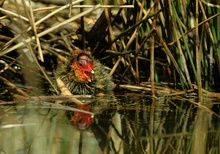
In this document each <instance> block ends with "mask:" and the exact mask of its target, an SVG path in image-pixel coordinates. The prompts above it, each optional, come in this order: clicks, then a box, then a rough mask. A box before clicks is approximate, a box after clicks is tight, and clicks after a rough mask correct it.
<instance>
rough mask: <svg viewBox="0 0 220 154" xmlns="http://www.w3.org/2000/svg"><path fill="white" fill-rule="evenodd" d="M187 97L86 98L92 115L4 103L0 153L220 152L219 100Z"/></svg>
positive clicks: (0, 115)
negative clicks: (198, 101) (199, 100)
mask: <svg viewBox="0 0 220 154" xmlns="http://www.w3.org/2000/svg"><path fill="white" fill-rule="evenodd" d="M187 99H188V101H187V100H186V99H184V100H182V99H180V98H178V97H177V98H174V97H172V98H171V97H167V98H164V97H159V98H154V99H153V98H151V97H150V96H147V95H141V94H138V93H125V94H116V96H115V97H112V96H109V97H98V98H91V99H88V98H87V99H84V100H85V103H88V105H87V107H88V108H87V110H89V111H90V112H92V113H94V114H95V115H94V116H90V115H89V114H81V113H80V112H73V111H67V110H64V109H63V108H61V107H60V108H59V107H58V108H54V107H53V106H50V105H48V104H47V102H42V101H38V102H33V101H32V102H28V103H25V102H20V103H15V104H13V105H1V108H0V110H1V112H0V122H1V125H0V153H1V154H26V153H30V154H32V153H33V154H56V153H57V154H61V153H62V154H78V153H79V154H99V153H100V154H102V153H104V154H114V153H119V154H124V153H125V154H127V153H128V154H130V153H131V154H136V153H137V154H142V153H143V154H145V153H146V154H162V153H164V154H167V153H168V154H170V153H171V154H172V153H193V154H194V153H199V154H202V153H204V154H206V153H211V154H219V153H220V149H219V145H220V144H219V138H220V119H219V117H218V116H219V103H218V100H215V101H212V100H207V101H206V105H205V107H206V108H204V107H198V105H196V104H193V103H192V102H193V101H194V99H195V98H193V97H192V98H187ZM82 100H83V99H82ZM213 102H215V103H213ZM216 102H217V103H216ZM68 105H69V106H71V107H77V106H76V105H72V104H71V103H68ZM213 111H214V112H213ZM82 117H83V118H84V119H83V118H82ZM71 118H72V121H71ZM73 118H75V120H76V122H75V123H74V121H73ZM83 120H84V122H83Z"/></svg>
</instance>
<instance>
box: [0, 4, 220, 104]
mask: <svg viewBox="0 0 220 154" xmlns="http://www.w3.org/2000/svg"><path fill="white" fill-rule="evenodd" d="M0 5H1V7H0V13H1V17H0V23H1V25H0V32H1V33H0V37H1V40H0V45H1V46H0V50H1V51H0V56H1V74H5V75H3V76H7V75H9V74H7V71H8V70H10V71H12V72H13V71H14V73H18V74H20V75H21V76H22V78H23V79H22V80H24V82H23V83H25V84H26V85H29V84H33V81H32V79H33V78H34V79H35V80H36V81H35V86H39V87H42V85H43V82H42V80H43V81H46V82H47V83H49V84H50V87H53V89H54V91H55V92H57V93H58V90H57V89H56V87H55V86H54V83H53V71H54V69H55V68H56V59H57V58H63V56H68V55H69V52H70V51H72V50H74V49H77V48H80V49H86V50H90V51H91V52H92V54H93V56H94V57H95V58H97V59H99V60H100V61H101V62H102V63H103V64H105V65H106V66H108V67H109V68H110V69H111V71H110V75H112V76H113V79H114V81H115V83H116V87H119V86H121V85H124V86H121V87H125V86H126V85H136V86H138V87H143V85H150V90H149V91H150V92H151V94H152V96H156V95H157V93H158V92H160V89H158V88H157V87H158V86H156V85H155V84H157V83H163V84H165V85H171V86H172V88H174V89H175V88H176V89H179V90H183V91H187V90H188V91H195V92H196V93H197V94H198V98H199V102H202V99H203V98H204V94H206V92H207V93H209V95H211V94H212V93H211V92H212V91H215V92H218V90H219V84H220V82H219V77H220V43H219V42H220V26H219V25H220V17H219V15H220V12H219V11H220V5H219V1H211V2H209V1H204V0H196V1H193V2H191V1H182V0H169V1H164V0H156V1H148V2H146V1H141V0H128V1H126V2H124V1H120V0H117V1H116V0H115V1H109V2H108V3H107V2H106V1H101V0H100V1H98V2H97V1H96V2H95V1H92V0H90V1H88V0H87V1H83V0H76V1H71V0H70V1H68V3H67V2H66V3H65V2H60V1H55V0H54V1H53V0H48V1H30V0H28V1H24V0H21V1H13V0H3V1H1V4H0ZM20 68H21V69H22V71H21V70H19V69H20ZM36 93H38V92H36ZM41 94H42V92H40V93H38V95H41ZM213 96H216V93H213Z"/></svg>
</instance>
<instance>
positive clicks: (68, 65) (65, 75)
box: [55, 49, 114, 95]
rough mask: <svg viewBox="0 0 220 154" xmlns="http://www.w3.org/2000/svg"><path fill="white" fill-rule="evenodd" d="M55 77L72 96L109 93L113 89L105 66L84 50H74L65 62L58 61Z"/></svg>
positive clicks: (112, 83)
mask: <svg viewBox="0 0 220 154" xmlns="http://www.w3.org/2000/svg"><path fill="white" fill-rule="evenodd" d="M55 75H56V77H58V78H60V79H61V81H62V82H63V83H64V84H65V86H66V87H67V88H68V89H69V91H70V92H71V93H72V94H74V95H95V94H97V93H109V92H112V90H113V88H114V82H113V81H112V77H111V76H110V75H109V71H108V70H107V68H106V66H104V65H103V64H101V63H100V62H99V61H98V60H96V59H95V58H94V57H93V56H92V55H91V53H90V52H89V51H86V50H81V49H76V50H74V51H73V52H72V53H71V55H70V56H68V57H66V60H59V61H58V66H57V69H56V72H55Z"/></svg>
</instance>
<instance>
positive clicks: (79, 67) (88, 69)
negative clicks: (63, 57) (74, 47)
mask: <svg viewBox="0 0 220 154" xmlns="http://www.w3.org/2000/svg"><path fill="white" fill-rule="evenodd" d="M70 68H71V70H72V71H74V74H75V80H76V82H82V83H86V82H91V80H92V74H94V71H93V61H92V59H91V57H90V56H89V55H88V54H86V53H84V52H81V53H79V54H76V55H75V56H74V58H73V61H72V63H71V65H70Z"/></svg>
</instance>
